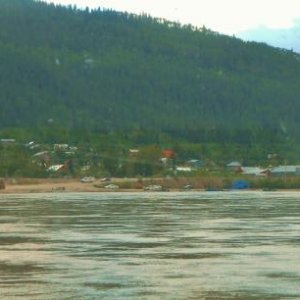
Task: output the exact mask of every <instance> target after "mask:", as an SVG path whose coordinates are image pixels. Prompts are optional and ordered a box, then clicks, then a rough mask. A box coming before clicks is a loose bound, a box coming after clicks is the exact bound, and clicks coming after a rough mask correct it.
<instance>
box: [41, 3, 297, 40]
mask: <svg viewBox="0 0 300 300" xmlns="http://www.w3.org/2000/svg"><path fill="white" fill-rule="evenodd" d="M45 2H52V3H55V4H63V5H69V4H71V5H76V6H77V7H78V8H85V7H90V8H97V7H101V8H111V9H113V10H117V11H127V12H130V13H136V14H140V13H147V14H150V15H151V16H153V17H162V18H165V19H168V20H170V21H178V22H180V23H183V24H193V25H195V26H198V27H202V26H203V25H204V26H205V27H207V28H209V29H211V30H214V31H217V32H220V33H224V34H227V35H235V36H237V37H242V38H243V37H244V38H245V39H250V40H251V39H253V40H255V37H256V39H257V38H260V39H261V35H260V29H262V30H264V31H265V34H266V30H267V31H268V30H269V31H270V34H273V35H274V31H277V30H281V32H282V30H284V32H287V31H289V30H290V29H294V30H295V26H296V25H298V28H299V20H300V0H46V1H45ZM297 20H298V22H297ZM245 32H247V34H244V33H245ZM265 38H266V35H265ZM279 38H280V36H279ZM284 38H286V37H284ZM289 38H290V37H289Z"/></svg>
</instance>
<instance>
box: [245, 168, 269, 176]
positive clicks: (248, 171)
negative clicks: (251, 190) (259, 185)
mask: <svg viewBox="0 0 300 300" xmlns="http://www.w3.org/2000/svg"><path fill="white" fill-rule="evenodd" d="M240 171H241V173H242V174H244V175H254V176H267V175H269V173H270V170H269V169H262V168H260V167H241V168H240Z"/></svg>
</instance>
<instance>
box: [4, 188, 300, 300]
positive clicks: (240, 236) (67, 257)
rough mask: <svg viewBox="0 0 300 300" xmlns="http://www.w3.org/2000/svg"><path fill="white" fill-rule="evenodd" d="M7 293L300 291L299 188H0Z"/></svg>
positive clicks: (269, 295) (287, 295) (294, 294)
mask: <svg viewBox="0 0 300 300" xmlns="http://www.w3.org/2000/svg"><path fill="white" fill-rule="evenodd" d="M0 298H1V299H32V300H35V299H39V300H40V299H47V300H48V299H300V193H292V192H289V193H282V192H198V193H196V192H182V193H180V192H178V193H171V192H169V193H132V194H130V193H126V194H122V193H102V194H101V193H99V194H96V193H90V194H88V193H87V194H82V193H81V194H63V193H61V194H59V193H55V194H35V195H34V194H31V195H29V194H28V195H25V194H24V195H22V194H21V195H1V196H0Z"/></svg>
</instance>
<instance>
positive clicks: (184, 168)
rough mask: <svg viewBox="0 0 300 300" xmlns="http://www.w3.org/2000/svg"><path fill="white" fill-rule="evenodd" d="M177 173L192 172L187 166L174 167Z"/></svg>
mask: <svg viewBox="0 0 300 300" xmlns="http://www.w3.org/2000/svg"><path fill="white" fill-rule="evenodd" d="M175 170H176V171H178V172H192V167H189V166H176V168H175Z"/></svg>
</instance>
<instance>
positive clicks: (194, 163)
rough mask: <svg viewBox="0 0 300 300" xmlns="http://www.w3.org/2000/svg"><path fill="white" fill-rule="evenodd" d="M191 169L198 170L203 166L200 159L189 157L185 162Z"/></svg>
mask: <svg viewBox="0 0 300 300" xmlns="http://www.w3.org/2000/svg"><path fill="white" fill-rule="evenodd" d="M186 164H187V165H188V166H190V167H191V168H192V169H193V170H198V169H200V168H202V167H203V165H204V164H203V161H202V160H200V159H190V160H188V161H187V162H186Z"/></svg>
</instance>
